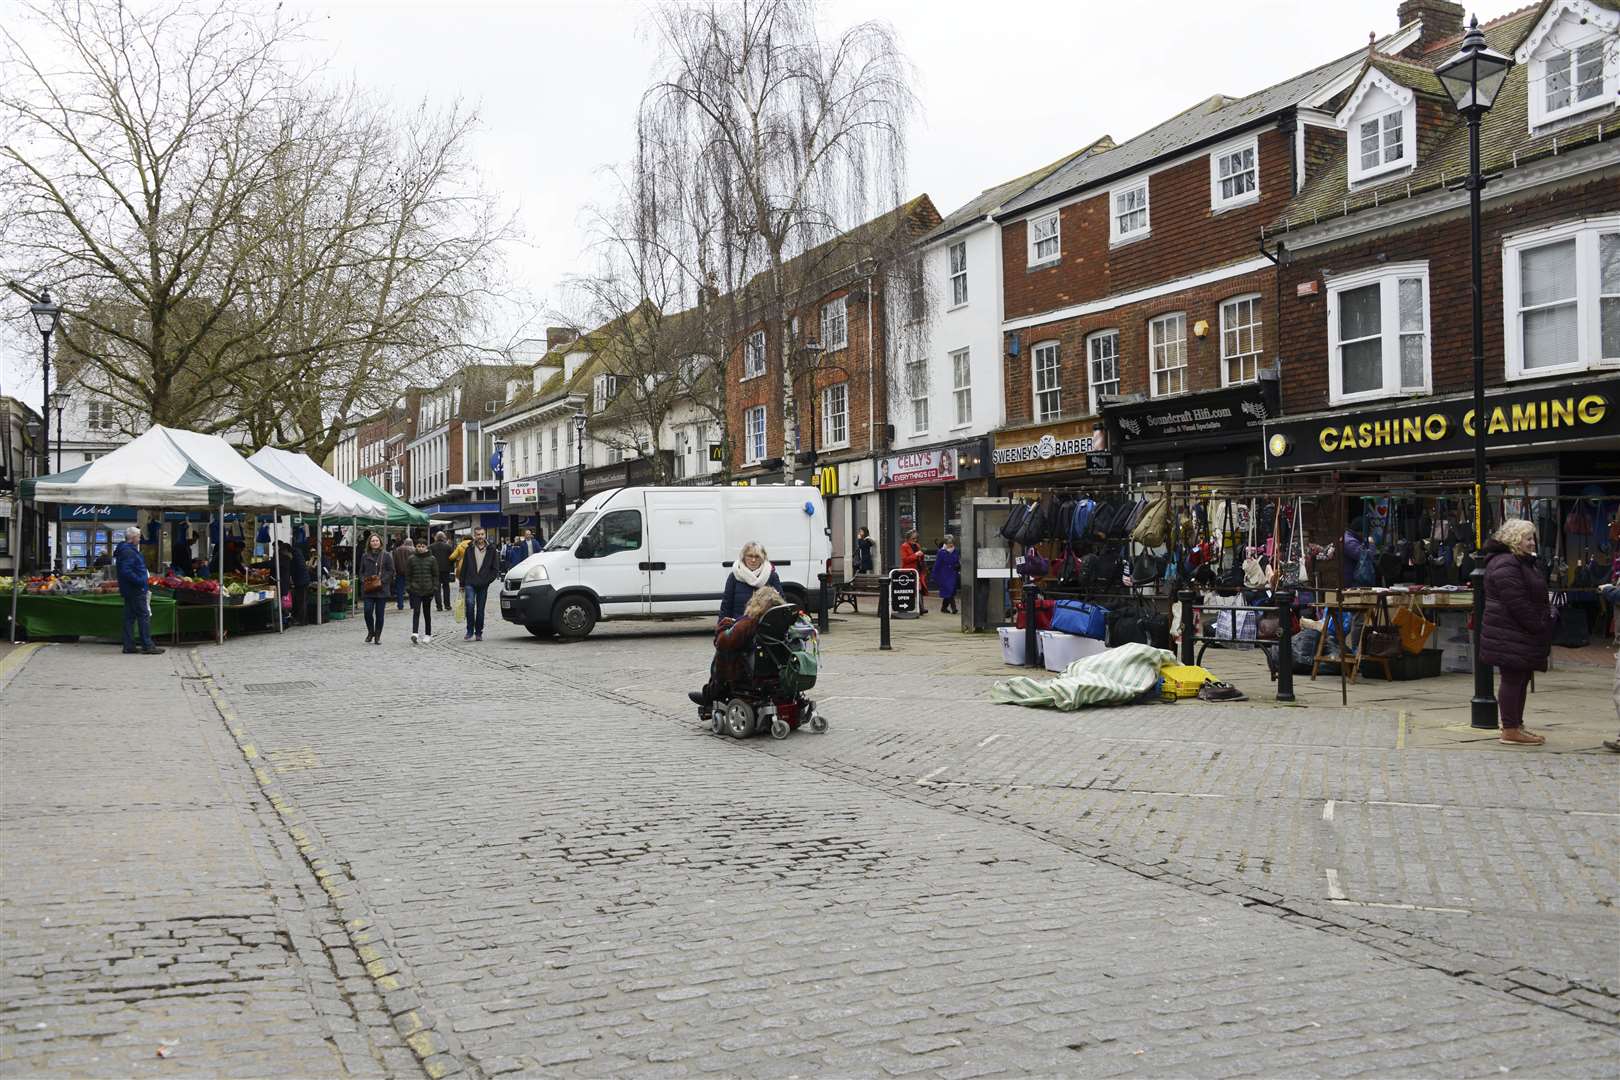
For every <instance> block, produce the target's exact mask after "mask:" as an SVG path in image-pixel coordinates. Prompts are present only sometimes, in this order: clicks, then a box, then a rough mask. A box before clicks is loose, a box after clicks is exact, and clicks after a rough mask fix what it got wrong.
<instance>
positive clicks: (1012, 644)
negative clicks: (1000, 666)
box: [996, 626, 1050, 667]
mask: <svg viewBox="0 0 1620 1080" xmlns="http://www.w3.org/2000/svg"><path fill="white" fill-rule="evenodd" d="M996 632H997V633H998V634H1000V635H1001V659H1002V661H1003V662H1005V663H1008V664H1011V665H1013V666H1014V667H1023V666H1024V635H1025V634H1027V633H1029V631H1027V630H1025V629H1024V628H1023V627H1022V626H998V627H997V628H996ZM1035 633H1036V634H1037V635H1039V634H1041V633H1042V631H1040V630H1037V631H1035ZM1046 633H1050V631H1046ZM1040 655H1041V643H1040V638H1039V637H1037V638H1036V639H1035V658H1036V659H1037V660H1039V659H1040Z"/></svg>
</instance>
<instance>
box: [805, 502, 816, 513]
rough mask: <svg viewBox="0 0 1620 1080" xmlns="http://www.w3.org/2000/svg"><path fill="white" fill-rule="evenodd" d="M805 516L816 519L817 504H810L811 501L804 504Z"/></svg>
mask: <svg viewBox="0 0 1620 1080" xmlns="http://www.w3.org/2000/svg"><path fill="white" fill-rule="evenodd" d="M804 516H805V517H815V516H816V504H815V503H813V502H810V501H809V500H806V501H805V504H804Z"/></svg>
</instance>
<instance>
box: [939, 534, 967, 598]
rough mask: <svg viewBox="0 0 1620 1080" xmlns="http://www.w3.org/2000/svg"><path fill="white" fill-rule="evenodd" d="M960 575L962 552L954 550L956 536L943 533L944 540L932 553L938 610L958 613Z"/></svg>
mask: <svg viewBox="0 0 1620 1080" xmlns="http://www.w3.org/2000/svg"><path fill="white" fill-rule="evenodd" d="M961 576H962V553H961V552H960V551H957V550H956V537H954V536H952V535H951V534H950V533H946V534H945V542H944V543H943V544H941V545H940V548H939V550H938V551H937V552H935V553H934V572H933V574H932V577H933V585H934V588H935V589H938V590H939V610H940V611H949V612H955V613H960V611H961V610H962V609H961V608H959V607H957V606H956V590H957V587H958V585H959V583H960V581H961Z"/></svg>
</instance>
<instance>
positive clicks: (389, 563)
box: [355, 550, 394, 596]
mask: <svg viewBox="0 0 1620 1080" xmlns="http://www.w3.org/2000/svg"><path fill="white" fill-rule="evenodd" d="M355 576H356V577H358V578H359V579H360V585H361V588H362V589H364V588H365V582H366V578H368V577H380V578H382V587H381V588H377V589H365V595H366V596H391V595H393V592H394V556H393V554H392V553H391V552H387V551H369V550H368V551H362V552H361V553H360V571H359V573H358V574H356V575H355Z"/></svg>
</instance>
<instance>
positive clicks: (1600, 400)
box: [1265, 375, 1620, 471]
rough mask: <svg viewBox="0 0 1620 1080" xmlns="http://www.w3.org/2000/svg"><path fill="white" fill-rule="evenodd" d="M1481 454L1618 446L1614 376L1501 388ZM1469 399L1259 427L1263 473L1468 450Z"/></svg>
mask: <svg viewBox="0 0 1620 1080" xmlns="http://www.w3.org/2000/svg"><path fill="white" fill-rule="evenodd" d="M1485 409H1486V421H1485V439H1486V443H1485V445H1486V452H1487V453H1489V454H1491V455H1492V456H1493V457H1494V456H1497V455H1498V454H1499V453H1500V452H1503V451H1507V452H1514V451H1527V450H1530V449H1532V448H1535V447H1541V448H1544V449H1547V450H1551V451H1561V450H1568V449H1573V448H1577V447H1578V448H1600V447H1604V446H1610V445H1615V444H1616V443H1617V442H1620V375H1611V376H1606V377H1604V378H1600V379H1584V380H1579V381H1575V382H1563V383H1555V384H1550V385H1548V384H1543V385H1539V386H1532V387H1526V388H1510V389H1502V390H1497V391H1494V392H1491V393H1489V394H1487V396H1486V398H1485ZM1473 447H1474V399H1473V395H1471V394H1469V395H1462V394H1458V395H1452V396H1448V397H1428V398H1423V399H1421V400H1420V401H1417V402H1414V403H1410V404H1402V405H1383V406H1366V407H1359V408H1356V407H1352V408H1346V409H1341V410H1339V411H1337V412H1333V413H1323V414H1320V415H1317V416H1312V417H1306V418H1301V419H1298V420H1291V419H1282V420H1276V421H1272V422H1269V423H1267V424H1266V425H1265V450H1266V468H1267V469H1268V470H1273V471H1275V470H1286V469H1313V468H1318V469H1350V468H1357V467H1363V466H1366V465H1368V464H1371V463H1374V462H1379V463H1384V462H1387V463H1391V464H1394V465H1397V466H1404V467H1407V468H1410V467H1411V466H1412V465H1413V464H1415V463H1417V462H1421V461H1423V460H1425V459H1445V458H1462V457H1466V456H1467V455H1468V454H1470V453H1472V452H1473Z"/></svg>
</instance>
